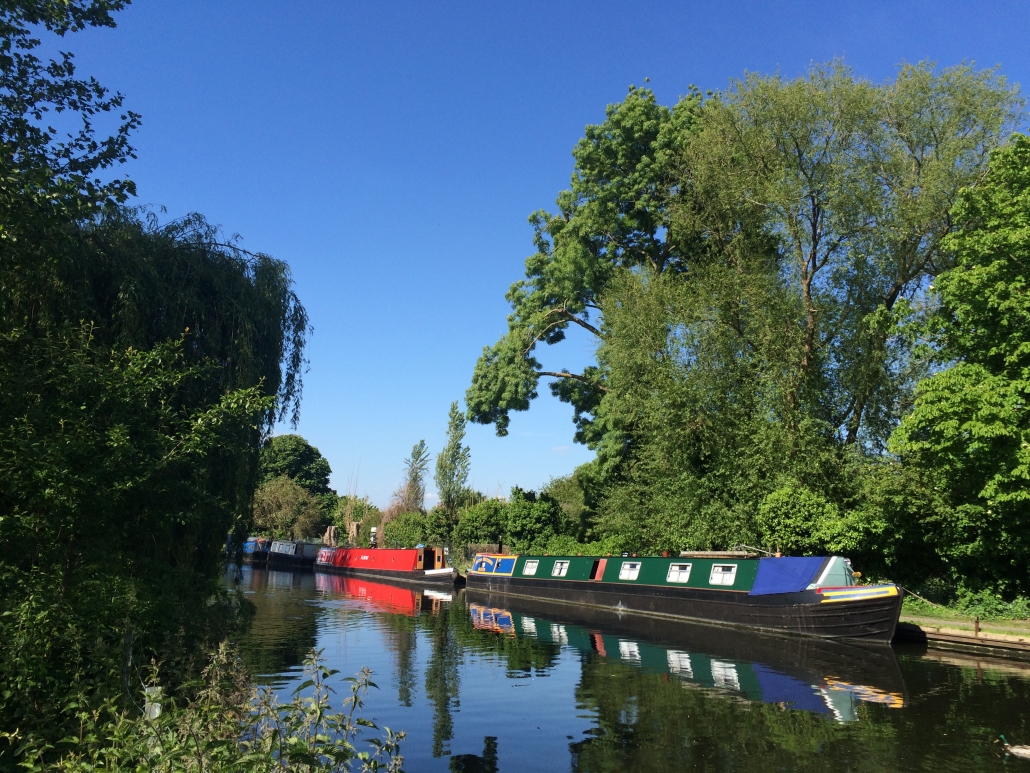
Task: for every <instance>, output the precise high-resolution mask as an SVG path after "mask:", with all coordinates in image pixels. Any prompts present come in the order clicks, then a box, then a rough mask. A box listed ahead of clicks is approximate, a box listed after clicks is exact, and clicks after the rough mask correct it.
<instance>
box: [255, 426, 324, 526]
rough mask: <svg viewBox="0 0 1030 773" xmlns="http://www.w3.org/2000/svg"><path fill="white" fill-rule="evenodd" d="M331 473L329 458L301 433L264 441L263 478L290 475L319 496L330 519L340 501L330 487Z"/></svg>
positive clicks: (276, 436) (262, 448) (265, 480)
mask: <svg viewBox="0 0 1030 773" xmlns="http://www.w3.org/2000/svg"><path fill="white" fill-rule="evenodd" d="M331 474H332V469H331V468H330V467H329V462H328V461H327V460H326V458H325V457H324V456H322V454H321V453H320V452H319V450H318V449H317V448H315V447H314V446H313V445H311V444H310V443H309V442H308V441H307V440H305V439H304V438H302V437H301V436H300V435H275V436H274V437H270V438H268V439H267V440H266V441H265V442H264V443H263V444H262V445H261V473H260V476H261V481H262V482H263V483H264V482H268V481H270V480H272V479H273V478H279V477H283V476H285V477H287V478H290V479H291V480H293V481H295V482H296V483H297V484H298V485H300V486H301V487H303V488H304V489H305V490H306V491H307V492H308V493H309V494H311V495H312V496H313V497H315V499H316V500H317V502H318V504H319V507H321V508H322V510H323V512H324V513H325V514H326V518H327V519H330V518H332V513H333V511H334V510H335V509H336V507H337V505H338V502H339V497H338V496H337V495H336V492H335V491H334V490H333V489H331V488H329V476H330V475H331Z"/></svg>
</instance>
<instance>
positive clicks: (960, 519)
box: [891, 135, 1030, 597]
mask: <svg viewBox="0 0 1030 773" xmlns="http://www.w3.org/2000/svg"><path fill="white" fill-rule="evenodd" d="M955 218H956V220H957V221H958V222H960V223H962V224H963V228H962V229H961V230H960V231H958V232H956V233H955V234H954V235H953V236H951V237H950V238H949V240H948V242H947V246H948V247H949V248H950V249H951V250H952V251H953V252H954V254H955V258H956V266H955V268H954V269H952V270H950V271H948V272H946V273H944V274H942V275H941V276H940V277H939V278H938V279H937V293H938V296H939V299H940V310H939V312H938V315H937V318H936V320H934V322H935V330H936V334H937V341H938V342H939V344H940V349H939V352H938V354H937V358H938V360H939V361H940V362H941V363H953V364H951V366H950V367H947V368H945V369H944V370H942V371H941V372H939V373H936V374H934V375H933V376H931V377H929V378H927V379H925V380H924V381H923V382H921V383H920V385H919V390H918V393H917V396H916V400H915V405H914V406H913V409H912V412H911V413H910V414H908V415H907V416H906V417H905V418H904V419H903V420H902V422H901V425H900V426H899V427H898V429H897V430H896V431H895V433H894V435H893V437H892V439H891V441H892V445H891V449H892V450H893V451H894V452H895V453H897V454H898V455H899V456H900V457H901V458H902V459H903V460H904V461H905V462H906V463H907V464H910V465H913V466H915V467H916V468H918V469H920V470H923V471H925V473H924V474H926V475H932V476H934V477H936V479H937V483H938V486H939V489H940V490H941V491H942V492H943V493H944V496H945V497H946V499H947V501H948V504H949V505H950V508H949V509H948V510H947V511H946V517H945V518H942V519H940V520H939V521H938V522H937V523H935V524H934V525H933V528H932V529H930V528H927V537H928V538H929V542H930V544H931V545H932V546H933V548H934V550H935V551H936V552H937V553H938V555H939V556H940V558H941V560H942V561H943V562H944V563H945V564H946V565H947V567H948V570H949V572H950V573H951V574H952V576H953V577H954V578H956V579H959V578H960V579H961V582H962V583H963V584H966V585H968V586H969V588H970V589H972V590H980V589H982V588H993V589H995V590H997V591H999V592H1001V593H1002V594H1003V595H1004V596H1007V597H1011V596H1013V595H1015V594H1017V593H1024V594H1025V593H1027V592H1028V591H1030V583H1028V580H1027V577H1026V572H1025V571H1024V570H1023V563H1024V557H1025V556H1026V552H1027V550H1028V549H1030V522H1028V521H1027V519H1026V517H1025V514H1026V505H1027V502H1028V501H1030V487H1028V485H1027V482H1028V480H1030V421H1028V419H1027V416H1026V406H1027V402H1028V395H1030V343H1028V342H1030V302H1028V300H1027V297H1026V287H1027V282H1028V276H1030V236H1028V233H1030V231H1028V229H1027V224H1028V220H1030V140H1028V139H1027V138H1026V137H1024V136H1022V135H1015V136H1014V137H1013V138H1012V141H1011V142H1010V144H1009V145H1008V146H1007V147H1005V148H1002V149H1000V150H998V151H995V153H994V154H993V156H992V158H991V164H990V168H989V170H988V173H987V175H986V177H985V179H984V180H983V182H982V183H981V184H980V185H978V186H976V187H974V188H970V189H968V190H966V191H964V193H963V195H962V197H961V198H960V201H959V203H958V205H957V206H956V208H955ZM927 526H928V527H929V524H927Z"/></svg>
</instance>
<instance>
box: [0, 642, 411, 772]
mask: <svg viewBox="0 0 1030 773" xmlns="http://www.w3.org/2000/svg"><path fill="white" fill-rule="evenodd" d="M321 654H322V653H321V652H320V651H319V652H314V651H313V652H312V653H311V654H310V655H309V656H308V658H307V660H306V661H305V675H306V676H307V679H306V680H305V681H304V682H303V683H302V684H301V685H300V686H299V687H297V689H295V690H294V691H293V695H292V698H291V699H290V701H289V702H287V703H283V704H280V703H279V702H278V700H277V699H276V697H275V694H274V692H272V690H271V689H270V688H262V689H261V690H259V691H255V690H254V689H253V688H252V687H251V685H250V683H249V681H248V680H247V677H246V674H245V672H244V671H243V668H242V666H241V664H240V663H239V662H238V660H236V659H235V657H234V656H233V655H232V654H231V653H230V652H229V650H228V648H226V647H225V646H224V645H223V647H222V649H221V650H220V651H219V653H218V655H216V657H215V658H214V659H213V661H212V663H211V665H210V666H209V667H208V668H207V670H206V671H205V672H204V677H205V679H204V683H205V685H204V689H202V690H201V691H200V692H199V694H198V695H197V696H196V697H195V699H193V700H191V701H188V702H186V703H185V704H184V705H181V706H179V705H176V703H175V701H173V700H165V701H159V700H157V701H154V702H153V703H148V705H147V708H148V709H151V710H150V711H148V712H145V713H144V715H143V716H132V715H130V714H127V713H125V712H123V711H119V710H118V709H117V708H116V704H115V703H114V702H113V701H111V702H109V703H107V704H106V705H105V706H104V707H103V708H101V709H100V710H97V711H93V712H90V711H83V712H82V713H81V714H80V717H79V719H80V721H81V733H80V734H79V736H78V737H77V738H76V737H74V736H72V737H70V738H68V739H66V740H65V741H64V743H70V744H71V750H70V752H69V753H67V754H66V755H65V756H63V757H62V758H61V759H59V760H56V761H53V760H51V759H49V755H48V752H49V751H51V750H50V749H49V748H48V747H43V748H38V747H37V748H30V749H28V750H27V753H26V754H25V763H24V766H25V767H26V769H28V770H44V769H47V770H56V771H67V773H92V772H93V771H96V770H100V769H103V770H120V771H141V772H142V771H167V772H168V773H179V772H180V771H181V772H182V773H194V772H195V773H201V771H224V772H225V773H245V771H254V770H276V771H283V773H301V771H303V773H329V772H330V771H332V772H333V773H339V772H342V771H350V770H352V765H353V763H354V762H355V761H357V762H359V763H360V765H361V768H360V770H361V771H392V772H396V773H399V771H400V769H401V763H402V762H403V759H404V758H403V757H401V756H400V742H401V741H402V740H403V739H404V735H405V734H404V733H403V732H400V733H394V732H393V731H391V730H390V729H389V728H387V727H384V728H383V731H384V733H385V736H386V737H385V739H379V738H359V736H360V733H361V732H362V730H361V729H362V728H370V729H378V728H377V727H376V725H375V724H374V723H373V722H372V721H371V720H368V719H365V718H363V717H361V716H359V715H358V714H357V712H358V711H359V710H360V709H361V708H362V705H363V699H364V696H365V695H366V694H367V693H368V690H369V688H370V687H375V684H374V683H373V682H372V680H371V677H372V672H371V671H369V670H368V669H367V668H365V669H362V670H361V672H359V674H358V675H357V676H356V677H354V678H351V679H348V680H346V681H348V682H349V683H350V696H349V697H347V698H345V699H344V701H343V705H344V711H343V712H340V713H331V712H330V694H331V693H332V692H333V691H332V690H331V689H330V688H329V686H328V683H327V681H328V679H329V678H331V677H332V676H334V675H336V674H337V673H338V672H337V671H335V670H330V669H328V668H326V667H325V665H324V663H323V661H322V658H321ZM309 688H310V689H311V692H310V694H307V695H304V693H306V692H307V691H308V689H309ZM151 695H152V693H151ZM140 697H141V698H145V697H146V695H142V696H140ZM151 700H153V698H151ZM158 706H160V708H158ZM151 707H152V708H151ZM153 709H157V711H154V710H153ZM148 714H149V715H150V716H148ZM155 714H156V716H155ZM11 735H13V734H11ZM11 735H8V739H9V740H11ZM359 740H363V741H364V743H365V744H367V745H368V746H369V747H370V749H369V751H362V752H359V751H358V750H357V748H356V746H355V744H356V743H357V742H358V741H359Z"/></svg>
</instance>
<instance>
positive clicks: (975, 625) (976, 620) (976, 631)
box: [973, 615, 980, 636]
mask: <svg viewBox="0 0 1030 773" xmlns="http://www.w3.org/2000/svg"><path fill="white" fill-rule="evenodd" d="M973 635H974V636H979V635H980V615H977V616H976V617H974V618H973Z"/></svg>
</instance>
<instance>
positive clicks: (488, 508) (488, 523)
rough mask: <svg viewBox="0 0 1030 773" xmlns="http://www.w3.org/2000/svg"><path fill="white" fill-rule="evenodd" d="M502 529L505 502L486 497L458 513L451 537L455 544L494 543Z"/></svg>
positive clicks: (503, 528) (502, 531)
mask: <svg viewBox="0 0 1030 773" xmlns="http://www.w3.org/2000/svg"><path fill="white" fill-rule="evenodd" d="M504 530H505V502H503V501H502V500H500V499H487V500H484V501H482V502H480V503H479V504H476V505H473V506H472V507H468V508H466V509H464V510H462V511H461V513H459V515H458V522H457V524H455V526H454V531H453V533H452V535H451V539H452V541H453V542H454V544H455V545H488V544H496V543H499V542H500V541H501V537H502V535H503V534H504Z"/></svg>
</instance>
